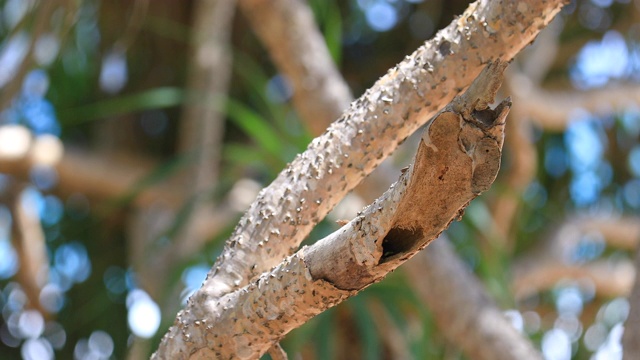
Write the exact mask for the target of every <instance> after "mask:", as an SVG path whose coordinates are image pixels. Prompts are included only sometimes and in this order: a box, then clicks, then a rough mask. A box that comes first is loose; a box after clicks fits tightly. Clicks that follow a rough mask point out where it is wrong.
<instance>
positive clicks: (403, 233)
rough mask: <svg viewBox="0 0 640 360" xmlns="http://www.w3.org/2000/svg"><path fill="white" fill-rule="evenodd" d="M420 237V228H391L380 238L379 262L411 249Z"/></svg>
mask: <svg viewBox="0 0 640 360" xmlns="http://www.w3.org/2000/svg"><path fill="white" fill-rule="evenodd" d="M422 237H423V235H422V230H421V229H416V230H411V229H401V228H392V229H391V230H389V232H388V233H387V236H385V237H384V240H382V258H381V259H380V262H381V263H384V262H386V261H387V260H388V259H389V258H391V257H393V256H394V255H397V254H404V253H407V252H409V251H411V250H413V248H414V247H415V245H416V243H417V242H418V241H419V240H420V239H421V238H422Z"/></svg>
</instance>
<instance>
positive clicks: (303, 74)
mask: <svg viewBox="0 0 640 360" xmlns="http://www.w3.org/2000/svg"><path fill="white" fill-rule="evenodd" d="M241 4H243V5H244V7H243V10H244V12H245V15H246V17H247V18H248V20H249V22H250V23H251V26H252V27H253V28H254V29H255V32H256V34H257V35H258V36H259V37H260V39H261V40H262V43H263V44H264V46H265V47H266V48H267V50H268V52H269V54H271V57H272V58H273V59H274V62H275V65H276V67H277V68H278V70H279V71H280V73H282V74H283V75H284V76H285V77H286V78H287V79H288V80H289V81H290V82H291V83H292V84H294V88H295V89H294V107H296V109H297V110H298V112H299V113H300V114H301V120H302V121H303V122H305V123H306V124H307V125H308V127H309V128H310V129H311V130H312V131H313V132H314V134H316V135H317V134H319V133H321V132H322V131H324V129H325V128H326V127H327V126H328V125H329V124H330V123H331V122H332V121H333V120H334V119H335V118H337V117H338V115H339V114H340V113H341V112H342V111H343V110H344V108H345V102H351V100H352V99H351V98H350V96H351V94H350V93H348V90H345V89H348V86H347V84H346V82H345V81H344V79H343V78H342V76H341V75H340V74H339V73H338V72H337V71H336V70H335V66H334V64H333V62H332V59H331V58H330V56H329V51H327V48H326V46H325V44H324V39H323V38H322V36H321V35H320V33H319V31H318V27H317V26H312V22H311V21H309V20H310V16H309V15H308V14H310V10H309V8H308V6H306V4H304V2H301V1H291V0H272V1H269V5H268V6H266V7H265V6H264V5H265V2H264V1H254V0H245V1H241ZM249 5H251V6H249ZM292 18H293V19H300V18H305V20H306V21H290V19H292ZM556 28H558V26H556ZM547 33H549V32H548V31H547ZM543 34H544V32H543ZM546 37H547V38H548V37H549V36H546ZM300 39H304V41H300ZM539 43H540V41H539V40H537V41H536V44H539ZM547 43H553V44H554V43H555V42H553V41H545V42H544V44H547ZM538 47H539V45H538ZM544 54H545V55H547V54H548V52H545V53H544ZM535 55H536V54H532V58H535V61H536V62H537V63H541V62H542V63H543V62H545V61H551V60H552V59H545V58H544V56H540V55H539V54H538V55H537V56H535ZM541 57H542V58H541ZM531 68H532V70H531V71H532V72H534V71H535V69H539V68H538V67H531ZM307 78H311V79H321V81H314V83H315V84H317V85H318V86H314V87H310V88H304V89H303V90H300V85H299V84H304V83H305V82H306V79H307ZM296 84H298V85H296ZM331 84H336V85H340V84H341V86H331ZM338 94H342V95H341V96H336V95H338ZM318 99H320V100H318ZM320 105H321V106H320ZM310 106H313V107H310ZM308 109H312V110H313V111H309V110H308ZM511 114H513V109H512V111H511ZM511 116H513V115H511ZM522 120H526V119H520V118H519V121H517V122H516V124H515V125H514V123H513V122H509V123H508V124H507V127H513V128H515V130H516V133H515V134H511V135H518V136H517V138H516V139H515V141H514V139H513V138H511V137H512V136H510V139H507V144H508V143H509V141H510V142H511V144H512V148H513V147H514V146H513V145H521V144H522V145H525V148H526V145H530V142H528V141H525V140H527V139H523V137H524V136H523V135H522V129H523V128H527V127H528V125H529V122H524V121H522ZM523 125H524V126H523ZM521 148H522V146H519V147H518V149H521ZM526 149H529V148H526ZM516 154H517V155H516V156H517V159H518V161H517V162H516V163H515V164H512V167H513V166H514V165H517V168H518V169H521V168H522V167H523V166H524V168H525V169H526V170H529V169H531V167H530V165H535V161H533V162H531V161H524V162H521V161H520V160H523V159H522V156H519V155H521V154H522V152H519V151H517V152H516ZM525 155H531V153H528V152H527V153H526V154H525ZM533 155H534V156H535V154H533ZM534 159H535V157H534ZM525 160H528V159H525ZM534 168H535V166H534ZM380 170H381V169H380V168H378V169H377V171H374V172H373V173H371V175H369V177H368V178H367V179H366V180H365V181H364V182H363V183H361V184H360V185H359V186H358V187H356V188H355V189H354V191H355V192H356V194H358V195H359V196H361V197H362V198H363V199H366V198H369V197H371V196H372V195H373V194H379V193H380V191H381V190H380V189H384V188H386V187H387V185H384V186H383V185H381V184H388V181H387V177H388V176H385V174H384V173H382V172H381V171H380ZM387 172H388V173H390V171H387ZM522 172H523V171H516V172H514V171H512V172H511V174H510V175H509V178H510V179H513V178H516V179H522V178H523V176H522V174H521V173H522ZM393 173H395V171H394V172H393ZM525 173H526V174H524V175H525V176H524V177H525V179H524V181H520V182H517V181H515V182H517V184H516V185H519V184H520V183H522V182H524V185H522V186H526V184H528V182H529V177H528V176H527V175H528V174H529V173H530V171H525ZM513 182H514V181H511V180H510V181H509V183H511V184H513ZM516 188H518V187H516ZM505 198H507V199H505ZM501 200H505V201H501ZM498 201H499V202H498V204H497V206H496V207H495V209H497V210H498V211H501V212H500V213H501V214H503V215H504V213H505V210H506V212H507V213H508V214H510V215H509V216H502V217H501V216H496V217H494V220H495V221H496V223H498V222H499V221H501V222H502V223H504V224H505V229H506V224H511V220H513V219H512V216H513V215H515V208H513V206H511V207H509V206H508V205H509V204H517V203H518V199H516V197H515V196H508V195H507V196H502V197H500V198H499V200H498ZM505 202H506V203H507V204H504V203H505ZM504 233H505V234H506V233H507V231H505V232H504ZM426 251H430V250H429V249H427V250H426ZM439 253H441V252H439ZM445 255H448V258H447V260H445V261H433V262H428V263H425V262H424V261H423V262H419V261H409V262H408V263H407V265H406V266H407V268H410V269H409V271H412V270H413V271H414V272H416V271H417V272H419V273H422V274H424V275H425V277H426V278H428V279H429V284H425V283H422V284H421V286H422V287H429V286H433V287H434V288H443V287H450V286H456V285H459V286H461V288H454V289H452V290H451V291H453V292H454V293H464V291H466V288H467V285H468V284H469V283H473V284H472V285H470V286H471V287H472V288H473V289H476V291H477V292H479V293H480V294H483V293H484V289H483V288H482V286H481V285H480V283H479V280H478V279H476V278H475V277H473V276H471V275H468V274H467V272H466V271H463V270H466V269H464V267H460V266H459V267H457V268H456V269H460V270H461V271H462V273H461V274H460V276H465V279H467V281H457V282H451V281H450V279H451V278H452V277H455V276H458V274H453V273H448V276H447V277H439V276H436V275H435V274H442V273H443V272H445V273H446V272H447V270H449V269H450V265H449V262H452V263H455V264H457V263H460V262H461V261H460V260H459V259H458V258H457V257H456V254H455V253H453V252H451V251H448V252H445ZM474 282H476V283H474ZM478 296H484V297H485V298H488V295H486V294H484V295H478ZM423 299H424V300H426V301H428V300H430V297H426V296H425V297H423ZM439 299H441V300H440V301H443V300H445V299H446V297H444V296H442V297H440V298H439ZM434 306H436V307H437V304H436V305H434ZM486 306H487V307H488V309H487V311H483V310H481V309H480V308H479V307H478V306H472V307H467V306H462V307H460V308H454V307H442V306H440V307H437V311H438V314H439V315H440V316H441V317H444V318H449V319H450V321H451V322H457V320H456V319H457V318H458V317H460V316H462V317H464V318H463V319H462V320H461V321H463V322H465V321H467V319H468V317H469V316H470V313H469V312H467V310H466V309H469V310H475V311H474V313H477V314H491V315H493V316H495V317H496V320H495V323H496V324H502V326H504V327H503V328H502V329H501V330H494V329H492V328H488V329H487V328H486V327H474V328H472V329H469V330H470V331H469V332H467V333H465V334H464V336H460V337H459V338H458V337H448V339H449V341H451V342H452V343H454V344H456V345H458V346H459V347H460V348H465V346H464V345H465V344H466V343H467V342H468V339H467V336H469V337H471V338H475V339H477V338H483V337H486V338H492V336H493V335H495V334H496V333H497V332H500V331H502V332H504V333H506V338H507V339H509V340H510V341H512V345H511V346H512V347H513V348H514V349H529V350H530V352H531V353H532V354H534V355H533V356H532V357H533V358H539V355H536V352H535V350H533V347H532V346H531V343H530V341H529V340H528V339H526V337H524V336H522V334H519V333H518V332H517V331H516V330H515V329H513V328H512V327H511V326H509V324H508V323H507V322H506V321H505V320H504V317H503V316H502V314H501V313H500V312H499V311H498V310H497V309H496V307H495V304H494V303H492V302H490V301H487V302H486ZM445 310H448V312H446V313H445V312H443V311H445ZM374 313H376V312H375V311H374ZM377 314H383V313H382V312H377ZM490 317H491V316H489V318H490ZM374 320H377V321H379V322H380V323H381V324H378V326H379V327H380V328H385V329H386V331H385V333H384V335H383V341H385V347H387V348H389V349H391V351H392V352H393V355H391V357H392V358H407V356H408V355H407V354H406V353H405V352H403V347H402V346H401V345H400V344H401V343H402V341H398V340H399V337H401V336H402V335H401V334H395V336H394V332H393V331H392V330H391V329H392V328H393V326H392V325H391V324H386V325H385V324H382V323H384V322H385V321H384V319H383V318H381V317H375V318H374ZM489 321H491V320H489ZM390 326H391V327H390ZM485 330H488V331H489V334H487V335H484V334H483V333H482V332H483V331H485ZM446 334H447V335H450V334H453V335H460V334H458V333H452V332H446ZM461 344H462V345H461ZM491 345H492V343H486V346H491ZM405 350H406V349H405ZM488 351H489V352H490V350H488ZM269 354H270V355H271V357H272V358H273V357H274V356H273V355H272V354H271V350H270V351H269ZM506 354H512V353H511V352H506V353H505V355H506Z"/></svg>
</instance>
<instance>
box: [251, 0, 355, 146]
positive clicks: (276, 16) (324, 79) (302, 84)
mask: <svg viewBox="0 0 640 360" xmlns="http://www.w3.org/2000/svg"><path fill="white" fill-rule="evenodd" d="M239 5H240V7H241V8H242V11H243V13H244V15H245V16H246V17H247V18H248V19H249V21H250V23H251V26H252V27H253V30H254V32H255V34H256V35H257V36H258V37H259V38H260V40H261V41H262V43H264V44H265V46H266V47H267V48H268V49H269V54H270V55H271V58H272V59H273V61H274V62H275V64H276V66H277V67H278V69H280V71H281V72H282V73H283V74H285V76H286V78H287V80H289V81H290V82H291V86H292V88H293V104H294V106H295V108H296V110H297V111H298V113H299V114H300V116H301V117H302V118H303V119H306V120H307V122H306V123H307V124H308V125H309V127H310V130H311V132H312V133H313V134H314V135H318V134H321V133H322V132H324V131H325V130H326V128H327V125H328V124H330V123H331V122H333V121H334V120H335V119H337V118H338V116H340V115H341V114H342V112H343V111H344V110H346V109H347V107H349V103H350V102H351V100H352V98H353V96H352V95H351V90H349V87H348V86H347V84H346V83H345V82H344V81H343V80H342V78H341V76H340V73H339V72H338V69H337V68H336V66H335V64H334V63H333V60H332V59H331V55H330V54H329V50H328V49H327V47H326V45H325V42H324V37H323V36H322V34H321V33H320V31H319V29H318V28H317V27H316V24H315V21H314V19H313V13H312V12H311V9H310V8H309V6H308V5H307V4H305V3H304V2H303V1H302V0H282V1H270V0H240V1H239ZM292 29H295V31H291V30H292ZM291 54H295V56H291Z"/></svg>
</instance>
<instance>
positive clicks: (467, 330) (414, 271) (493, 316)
mask: <svg viewBox="0 0 640 360" xmlns="http://www.w3.org/2000/svg"><path fill="white" fill-rule="evenodd" d="M409 264H413V266H406V267H405V269H406V270H407V272H408V274H409V277H410V278H411V279H412V283H413V284H414V286H415V288H416V290H417V291H418V293H419V295H420V297H421V298H422V299H424V300H425V301H426V303H427V304H426V305H427V306H428V307H429V309H430V310H431V314H433V317H434V320H435V322H436V324H437V325H438V329H440V330H442V332H443V333H444V334H445V335H446V336H447V338H449V339H455V342H456V344H459V345H460V347H461V348H462V351H463V352H464V353H465V355H466V356H467V357H468V358H469V359H480V360H482V359H486V360H500V359H505V360H508V359H509V360H510V359H542V356H541V355H540V354H539V353H538V351H537V350H536V349H535V348H534V347H533V345H532V344H531V342H529V341H523V337H522V335H521V334H519V333H518V332H517V331H516V330H515V329H514V328H513V326H512V325H511V323H510V322H509V321H508V320H507V318H506V317H505V316H504V315H503V314H502V311H500V309H499V308H498V307H497V305H496V304H495V303H494V301H493V300H492V299H491V298H490V297H489V296H488V295H487V293H486V291H485V290H484V288H483V287H482V285H481V284H480V282H479V281H478V280H477V279H476V278H475V276H474V275H473V273H471V272H470V271H469V269H468V268H467V266H466V265H465V264H464V263H463V262H462V261H461V260H460V259H459V258H458V257H457V256H456V253H455V251H454V250H453V248H452V247H451V245H450V244H449V242H448V241H447V239H438V240H437V241H435V242H434V243H433V244H431V245H430V246H429V248H428V249H427V250H426V251H422V252H420V253H419V254H418V255H416V257H414V258H413V259H411V260H410V261H409ZM409 264H407V265H409ZM452 314H455V316H452Z"/></svg>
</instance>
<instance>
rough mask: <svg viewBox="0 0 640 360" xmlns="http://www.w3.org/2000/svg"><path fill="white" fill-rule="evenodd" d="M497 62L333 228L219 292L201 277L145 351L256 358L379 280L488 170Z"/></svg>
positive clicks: (484, 180)
mask: <svg viewBox="0 0 640 360" xmlns="http://www.w3.org/2000/svg"><path fill="white" fill-rule="evenodd" d="M505 66H506V63H504V62H500V61H497V62H494V63H490V64H489V65H488V66H487V68H486V69H485V71H484V72H483V73H482V74H480V76H479V77H478V79H477V80H476V81H475V82H474V83H473V84H472V85H471V87H470V88H469V90H468V91H467V92H466V93H465V94H464V95H462V96H460V97H456V98H455V99H454V100H453V102H452V103H451V104H450V105H449V106H447V107H446V108H445V109H444V110H443V111H442V112H440V113H439V114H438V115H437V116H436V117H434V118H433V119H432V120H431V121H430V122H429V123H428V125H427V128H426V129H425V131H424V133H423V135H422V142H421V143H420V145H419V148H418V152H417V155H416V158H415V162H414V164H413V165H412V166H410V167H409V169H408V170H407V171H405V172H404V173H403V174H402V176H401V177H400V179H399V180H398V182H396V183H395V184H394V185H392V186H391V188H390V189H389V190H388V191H387V192H386V193H385V194H384V195H382V197H380V198H379V199H378V200H376V201H375V202H374V203H373V204H371V205H370V206H369V207H367V208H366V209H365V210H363V212H362V214H360V215H359V216H358V217H356V218H355V219H354V220H352V221H351V222H349V223H348V224H347V225H345V226H344V227H343V228H341V229H340V230H338V231H336V232H335V233H333V234H331V235H329V236H327V237H326V238H324V239H322V240H320V241H318V242H317V243H315V244H314V245H312V246H310V247H304V248H302V249H301V250H300V251H299V252H298V253H296V254H295V255H293V256H291V257H288V258H287V259H285V260H284V261H283V262H282V263H280V264H279V265H277V266H276V267H275V268H273V269H272V270H271V271H269V272H267V273H264V274H263V275H262V276H260V278H259V279H258V280H257V281H255V282H252V283H251V284H249V285H248V286H246V287H244V288H242V289H240V290H237V291H235V292H232V293H230V294H228V295H225V296H223V297H222V298H218V297H217V296H215V290H216V289H215V288H213V289H212V288H210V287H211V286H215V283H213V284H212V283H209V284H207V283H205V284H204V285H203V287H202V288H201V289H200V290H198V291H197V292H196V293H195V294H194V295H193V296H192V297H191V299H190V300H189V303H188V305H187V308H186V309H185V310H184V311H182V312H180V314H179V315H178V318H177V319H176V322H175V324H174V326H173V327H172V328H171V329H170V330H169V332H168V333H167V335H166V336H165V337H164V338H163V341H162V343H161V345H160V348H159V349H158V352H157V353H156V354H155V355H154V358H159V359H187V358H194V359H195V358H213V357H216V358H234V357H237V358H246V359H249V358H258V357H259V356H260V355H262V354H263V353H264V352H266V351H267V350H268V349H269V347H270V346H271V345H272V344H273V343H274V342H277V341H278V340H279V339H280V338H282V337H283V336H284V335H285V334H287V333H288V332H289V331H291V330H292V329H294V328H295V327H297V326H300V325H302V324H303V323H304V322H306V321H307V320H309V319H310V318H311V317H313V316H315V315H317V314H319V313H320V312H322V311H324V310H326V309H327V308H329V307H331V306H334V305H336V304H337V303H339V302H341V301H343V300H345V299H346V298H347V297H349V296H351V295H354V294H355V293H357V292H358V291H360V290H362V289H363V288H365V287H367V286H368V285H370V284H372V283H374V282H377V281H380V280H381V279H382V278H383V277H384V276H385V275H386V274H388V273H389V272H390V271H392V270H394V269H395V268H397V267H398V266H399V265H401V264H402V263H404V262H405V261H406V260H407V259H409V258H411V257H412V256H413V255H415V254H416V253H417V252H418V251H419V250H421V249H423V248H424V247H425V246H427V245H428V244H429V242H431V241H432V240H433V239H435V238H436V237H437V236H438V235H439V234H440V233H441V232H442V231H443V230H444V229H445V228H446V227H447V226H448V225H449V224H450V223H451V222H452V221H453V220H454V219H456V218H459V217H460V216H461V215H462V213H463V211H464V208H465V207H466V206H467V205H468V204H469V202H470V201H471V200H472V199H473V198H475V197H476V196H477V195H478V194H480V193H481V192H483V191H486V190H487V189H488V188H489V187H490V186H491V183H492V182H493V180H494V179H495V177H496V175H497V172H498V169H499V166H500V156H501V149H502V142H503V138H504V120H505V118H506V115H507V113H508V111H509V107H510V102H509V100H505V101H503V102H502V103H501V104H500V105H498V106H497V107H496V109H495V110H492V109H490V108H488V104H489V103H491V102H492V101H493V99H494V97H495V94H496V92H497V90H498V87H499V85H500V83H501V81H502V72H503V71H504V68H505ZM259 246H265V244H264V243H263V244H261V245H259Z"/></svg>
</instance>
